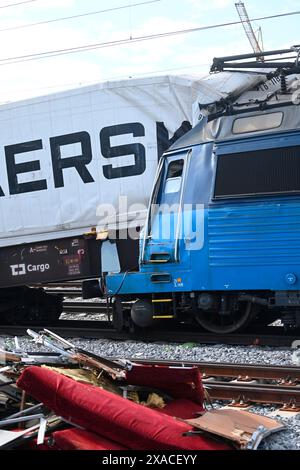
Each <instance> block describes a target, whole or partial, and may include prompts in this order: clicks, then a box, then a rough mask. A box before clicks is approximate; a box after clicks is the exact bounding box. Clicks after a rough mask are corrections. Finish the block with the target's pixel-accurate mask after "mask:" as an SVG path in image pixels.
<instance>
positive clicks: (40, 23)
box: [0, 0, 161, 33]
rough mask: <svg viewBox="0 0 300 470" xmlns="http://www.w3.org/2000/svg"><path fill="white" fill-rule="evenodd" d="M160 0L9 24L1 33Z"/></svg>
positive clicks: (154, 0) (149, 2)
mask: <svg viewBox="0 0 300 470" xmlns="http://www.w3.org/2000/svg"><path fill="white" fill-rule="evenodd" d="M160 1H161V0H148V1H146V2H139V3H131V4H127V5H121V6H118V7H113V8H106V9H105V10H96V11H89V12H86V13H79V14H78V15H70V16H62V17H60V18H53V19H51V20H44V21H37V22H35V23H27V24H21V25H16V26H9V27H7V28H1V29H0V33H1V32H4V31H14V30H16V29H24V28H33V27H34V26H41V25H44V24H50V23H57V22H59V21H68V20H74V19H76V18H83V17H86V16H93V15H100V14H102V13H111V12H113V11H118V10H124V9H126V8H133V7H138V6H143V5H149V4H151V3H157V2H160Z"/></svg>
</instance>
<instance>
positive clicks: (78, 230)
mask: <svg viewBox="0 0 300 470" xmlns="http://www.w3.org/2000/svg"><path fill="white" fill-rule="evenodd" d="M259 80H261V77H259V76H257V75H251V74H230V73H221V74H218V75H211V76H209V77H206V78H199V77H197V76H196V77H195V76H190V77H189V76H181V77H180V76H169V75H166V76H160V77H150V78H149V77H148V78H143V79H130V80H124V81H115V82H106V83H102V84H95V85H91V86H88V87H83V88H79V89H75V90H70V91H65V92H61V93H56V94H53V95H49V96H44V97H39V98H33V99H30V100H26V101H22V102H17V103H11V104H5V105H2V106H1V107H0V122H1V137H0V139H1V157H0V164H1V172H0V247H1V246H10V245H16V244H20V243H25V242H39V241H43V240H50V239H56V238H63V237H67V236H78V235H80V234H82V233H84V232H86V231H87V230H89V229H90V228H91V227H94V226H99V227H100V228H102V227H103V228H105V226H106V225H107V220H108V219H109V216H108V215H107V213H106V206H104V207H103V205H105V204H109V205H111V206H112V207H114V208H115V210H116V212H117V213H119V214H121V217H120V220H121V225H122V227H123V228H124V227H126V226H127V224H128V221H129V220H131V219H132V218H136V217H137V221H136V224H137V225H142V224H143V222H144V218H145V210H143V209H141V208H139V209H138V208H137V207H136V206H135V207H132V206H131V205H132V204H143V205H144V207H145V208H146V206H147V203H148V199H149V195H150V191H151V187H152V183H153V179H154V175H155V171H156V167H157V162H158V158H159V157H160V156H161V154H162V153H163V151H165V150H166V149H167V148H168V147H169V146H170V145H171V144H172V143H173V142H174V141H175V140H176V139H177V138H179V137H180V136H181V135H182V134H184V133H185V132H187V131H188V130H189V129H190V128H191V127H192V125H193V124H194V123H195V122H196V120H197V119H198V117H199V106H198V103H202V104H203V103H209V102H211V101H218V100H220V99H222V98H224V97H228V96H230V95H231V94H232V93H233V94H234V96H237V95H238V94H240V93H242V92H243V91H245V90H246V89H251V88H253V86H255V85H256V84H257V82H258V81H259ZM119 196H126V197H127V198H128V199H127V201H126V204H125V206H124V207H122V206H121V207H119ZM99 207H100V209H99ZM121 225H120V228H122V227H121ZM108 228H109V227H108Z"/></svg>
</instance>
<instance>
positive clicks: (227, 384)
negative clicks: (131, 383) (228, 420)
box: [129, 357, 300, 412]
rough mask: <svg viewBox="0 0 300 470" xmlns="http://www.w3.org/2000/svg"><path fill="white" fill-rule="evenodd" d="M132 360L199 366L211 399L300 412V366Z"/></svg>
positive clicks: (239, 404)
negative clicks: (274, 406) (269, 405)
mask: <svg viewBox="0 0 300 470" xmlns="http://www.w3.org/2000/svg"><path fill="white" fill-rule="evenodd" d="M129 360H130V361H131V362H136V363H140V364H146V365H157V366H163V365H168V366H171V367H197V368H198V369H199V370H200V371H201V373H202V382H203V385H204V386H205V388H206V390H207V391H208V394H209V396H210V398H211V400H221V401H224V400H225V401H229V402H231V405H232V406H238V407H241V406H242V407H248V406H251V405H254V404H272V405H273V404H275V405H280V406H281V407H282V409H283V410H284V411H292V412H300V367H294V366H268V365H260V364H251V365H249V364H230V363H228V364H224V363H222V364H218V363H206V362H195V361H160V360H155V359H153V360H151V359H150V360H148V359H146V360H145V359H136V358H134V357H133V358H130V359H129Z"/></svg>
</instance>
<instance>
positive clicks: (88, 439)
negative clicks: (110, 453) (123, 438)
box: [52, 428, 127, 450]
mask: <svg viewBox="0 0 300 470" xmlns="http://www.w3.org/2000/svg"><path fill="white" fill-rule="evenodd" d="M52 436H53V438H54V442H55V445H56V448H57V447H58V448H59V449H61V450H127V449H126V447H124V446H121V445H120V444H117V443H116V442H113V441H110V440H108V439H105V438H104V437H102V436H98V435H97V434H94V433H93V432H89V431H85V430H84V429H77V428H71V429H64V430H63V431H56V432H54V433H53V434H52Z"/></svg>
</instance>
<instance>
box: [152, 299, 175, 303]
mask: <svg viewBox="0 0 300 470" xmlns="http://www.w3.org/2000/svg"><path fill="white" fill-rule="evenodd" d="M172 301H173V299H153V300H152V303H153V304H157V303H159V302H172Z"/></svg>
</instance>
